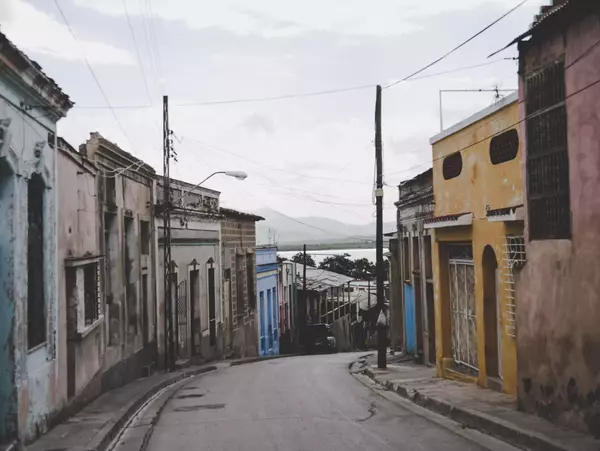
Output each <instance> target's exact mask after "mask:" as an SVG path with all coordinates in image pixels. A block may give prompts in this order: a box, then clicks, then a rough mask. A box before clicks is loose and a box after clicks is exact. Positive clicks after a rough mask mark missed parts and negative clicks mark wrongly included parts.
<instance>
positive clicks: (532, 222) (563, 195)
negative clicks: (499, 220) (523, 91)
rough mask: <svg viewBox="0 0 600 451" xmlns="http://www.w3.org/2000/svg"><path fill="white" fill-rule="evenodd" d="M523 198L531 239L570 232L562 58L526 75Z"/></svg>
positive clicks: (565, 235)
mask: <svg viewBox="0 0 600 451" xmlns="http://www.w3.org/2000/svg"><path fill="white" fill-rule="evenodd" d="M526 87H527V99H526V105H525V106H526V111H527V117H528V119H527V123H526V128H527V202H528V206H529V236H530V239H532V240H543V239H560V238H570V236H571V204H570V197H569V196H570V192H569V157H568V145H567V112H566V108H565V103H564V100H565V74H564V63H563V62H558V63H555V64H553V65H551V66H548V67H546V68H544V69H542V70H540V71H538V72H536V73H534V74H532V75H530V76H528V77H527V78H526Z"/></svg>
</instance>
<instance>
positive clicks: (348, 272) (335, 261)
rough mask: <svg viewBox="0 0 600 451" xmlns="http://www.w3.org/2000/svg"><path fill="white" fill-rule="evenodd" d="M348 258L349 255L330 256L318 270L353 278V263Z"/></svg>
mask: <svg viewBox="0 0 600 451" xmlns="http://www.w3.org/2000/svg"><path fill="white" fill-rule="evenodd" d="M349 257H350V254H339V255H332V256H330V257H327V258H325V259H324V260H323V261H322V262H321V264H320V265H319V269H326V270H327V271H331V272H335V273H337V274H342V275H344V276H348V277H353V276H352V272H353V271H354V261H352V260H350V258H349Z"/></svg>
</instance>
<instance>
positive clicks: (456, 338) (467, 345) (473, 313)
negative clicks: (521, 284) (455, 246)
mask: <svg viewBox="0 0 600 451" xmlns="http://www.w3.org/2000/svg"><path fill="white" fill-rule="evenodd" d="M449 283H450V308H451V322H452V357H453V358H454V361H455V363H456V364H458V365H462V366H466V367H468V368H470V369H472V370H475V371H478V370H479V368H478V360H477V321H476V317H477V308H476V304H475V267H474V266H473V260H472V259H458V258H457V259H450V260H449Z"/></svg>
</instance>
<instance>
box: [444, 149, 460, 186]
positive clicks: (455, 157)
mask: <svg viewBox="0 0 600 451" xmlns="http://www.w3.org/2000/svg"><path fill="white" fill-rule="evenodd" d="M462 166H463V164H462V155H461V154H460V152H456V153H453V154H452V155H448V156H447V157H446V158H444V162H443V164H442V173H443V174H444V179H446V180H450V179H453V178H454V177H458V176H459V175H460V173H461V171H462Z"/></svg>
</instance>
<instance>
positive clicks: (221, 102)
mask: <svg viewBox="0 0 600 451" xmlns="http://www.w3.org/2000/svg"><path fill="white" fill-rule="evenodd" d="M507 60H513V58H502V59H498V60H494V61H487V62H485V63H480V64H475V65H471V66H463V67H457V68H454V69H449V70H447V71H443V72H436V73H433V74H428V75H423V76H421V77H413V78H411V79H410V80H405V81H416V80H423V79H427V78H433V77H439V76H441V75H446V74H451V73H454V72H461V71H464V70H470V69H477V68H480V67H484V66H490V65H492V64H498V63H501V62H504V61H507ZM401 81H402V80H399V81H398V82H395V83H399V82H401ZM375 86H377V84H376V83H373V84H370V85H360V86H353V87H348V88H341V89H329V90H323V91H314V92H306V93H298V94H284V95H281V96H267V97H253V98H243V99H225V100H214V101H204V102H189V103H179V104H178V103H175V104H173V105H171V107H183V108H185V107H193V106H210V105H227V104H235V103H254V102H269V101H274V100H284V99H293V98H300V97H313V96H320V95H329V94H337V93H343V92H349V91H358V90H363V89H372V88H374V87H375ZM74 108H79V109H102V108H106V107H105V106H102V105H76V106H75V107H74ZM113 108H115V109H143V108H151V106H150V105H116V106H114V107H113Z"/></svg>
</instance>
